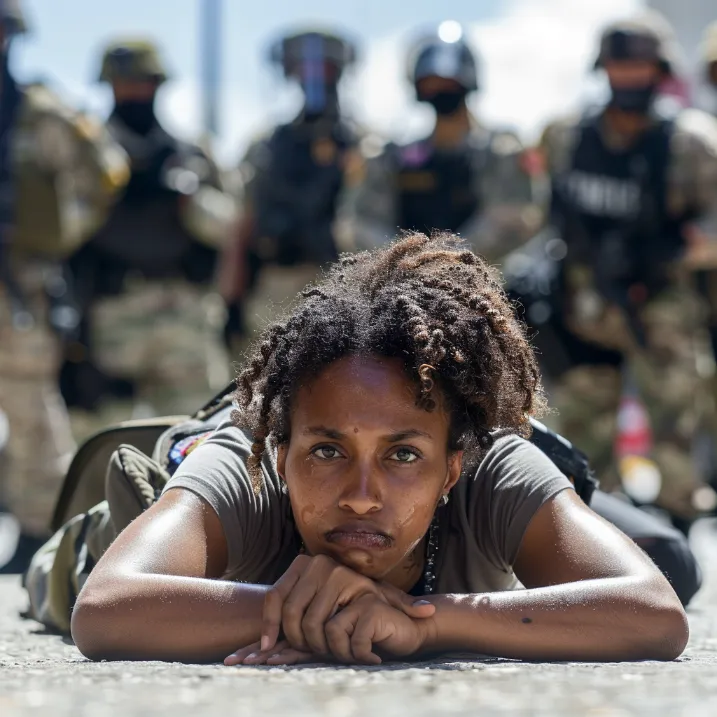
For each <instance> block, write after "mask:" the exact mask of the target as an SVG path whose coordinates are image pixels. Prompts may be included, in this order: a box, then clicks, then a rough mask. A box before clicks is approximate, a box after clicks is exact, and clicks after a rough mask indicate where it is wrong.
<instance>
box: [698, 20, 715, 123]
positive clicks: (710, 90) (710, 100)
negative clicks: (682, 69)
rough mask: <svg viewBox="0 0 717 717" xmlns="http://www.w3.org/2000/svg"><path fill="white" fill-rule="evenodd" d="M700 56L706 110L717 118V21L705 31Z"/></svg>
mask: <svg viewBox="0 0 717 717" xmlns="http://www.w3.org/2000/svg"><path fill="white" fill-rule="evenodd" d="M700 54H701V59H702V71H703V72H704V82H705V85H706V88H705V89H706V103H705V110H707V111H708V112H711V113H712V114H713V115H714V116H715V117H717V21H715V22H713V23H712V24H711V25H710V26H709V27H708V28H707V29H706V30H705V34H704V38H703V39H702V47H701V53H700Z"/></svg>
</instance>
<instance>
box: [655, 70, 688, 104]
mask: <svg viewBox="0 0 717 717" xmlns="http://www.w3.org/2000/svg"><path fill="white" fill-rule="evenodd" d="M659 94H660V95H663V96H665V97H671V98H672V99H674V100H676V101H677V102H679V104H680V106H682V107H690V106H691V105H692V88H691V87H690V83H689V82H688V81H687V80H686V79H685V78H684V77H678V76H676V75H672V76H670V77H668V78H667V79H666V80H665V81H664V82H663V83H662V84H661V85H660V89H659Z"/></svg>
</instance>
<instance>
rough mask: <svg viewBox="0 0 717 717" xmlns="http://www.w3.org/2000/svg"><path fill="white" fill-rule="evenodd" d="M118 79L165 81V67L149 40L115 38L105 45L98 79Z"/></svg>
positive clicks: (103, 80)
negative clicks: (115, 39)
mask: <svg viewBox="0 0 717 717" xmlns="http://www.w3.org/2000/svg"><path fill="white" fill-rule="evenodd" d="M119 79H124V80H140V81H142V80H154V81H155V82H156V83H157V84H162V83H163V82H166V81H167V79H168V74H167V70H166V67H165V66H164V63H163V62H162V59H161V58H160V55H159V50H158V48H157V46H156V45H155V44H154V43H153V42H152V41H151V40H143V39H138V38H134V39H126V40H117V41H115V42H113V43H112V44H110V45H108V46H107V48H106V49H105V52H104V55H103V56H102V69H101V70H100V78H99V81H100V82H110V83H111V82H114V81H115V80H119Z"/></svg>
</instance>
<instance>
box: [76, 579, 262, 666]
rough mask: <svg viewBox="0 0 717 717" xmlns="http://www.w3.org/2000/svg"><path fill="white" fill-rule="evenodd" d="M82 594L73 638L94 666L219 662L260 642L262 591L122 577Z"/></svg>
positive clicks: (204, 582)
mask: <svg viewBox="0 0 717 717" xmlns="http://www.w3.org/2000/svg"><path fill="white" fill-rule="evenodd" d="M109 584H112V585H113V588H112V591H109V590H108V591H107V593H106V594H98V593H97V592H96V591H94V592H93V591H90V592H89V593H88V594H84V593H83V594H81V595H80V598H79V599H78V602H77V605H76V606H75V609H74V611H73V615H72V637H73V639H74V641H75V644H76V645H77V647H78V648H79V649H80V651H81V652H82V653H83V654H84V655H85V656H86V657H89V658H91V659H96V660H98V659H107V660H112V659H114V660H117V659H122V660H168V661H178V662H207V661H217V660H223V659H224V658H225V657H226V656H227V655H228V654H230V653H231V652H234V651H235V650H237V649H238V648H240V647H243V646H244V645H249V644H251V643H252V642H255V641H257V640H258V639H259V637H260V635H261V614H262V608H263V603H264V594H265V592H266V590H267V588H266V587H265V586H261V585H248V584H244V583H232V582H227V581H224V580H206V579H202V578H186V577H175V576H168V575H144V574H136V575H132V574H130V575H126V576H123V577H122V578H118V579H116V580H114V581H112V582H111V583H109Z"/></svg>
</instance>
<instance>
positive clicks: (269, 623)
mask: <svg viewBox="0 0 717 717" xmlns="http://www.w3.org/2000/svg"><path fill="white" fill-rule="evenodd" d="M434 612H435V607H434V606H433V605H432V604H431V603H429V602H427V601H425V600H420V599H416V598H414V597H411V596H410V595H407V594H406V593H404V592H403V591H401V590H399V589H398V588H395V587H393V586H392V585H389V584H387V583H383V582H376V581H375V580H372V579H371V578H368V577H366V576H364V575H360V574H359V573H357V572H355V571H354V570H352V569H351V568H348V567H346V566H345V565H342V564H340V563H337V562H336V561H335V560H333V559H332V558H330V557H328V556H325V555H317V556H315V557H309V556H306V555H300V556H299V557H297V558H296V559H295V560H294V562H293V563H292V564H291V567H290V568H289V569H288V570H287V571H286V573H284V575H282V577H281V578H279V580H278V581H277V582H276V583H275V584H274V585H273V586H272V587H271V588H270V589H269V591H268V592H267V593H266V597H265V600H264V609H263V614H262V631H261V640H260V642H256V643H254V644H252V645H248V646H247V647H244V648H242V649H241V650H238V651H237V652H235V653H233V654H232V655H230V656H229V657H227V658H226V660H225V661H224V664H225V665H239V664H244V665H261V664H267V665H293V664H299V663H303V662H318V661H327V660H333V661H337V662H343V663H363V664H374V665H375V664H380V663H381V655H383V656H388V657H402V656H406V655H411V654H414V653H415V652H417V651H418V650H419V649H420V648H421V647H422V646H423V645H424V643H425V641H426V639H427V635H428V631H429V629H430V624H431V623H432V621H431V620H429V619H428V618H430V617H432V615H433V614H434ZM282 633H283V639H279V638H280V636H281V635H282Z"/></svg>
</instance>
